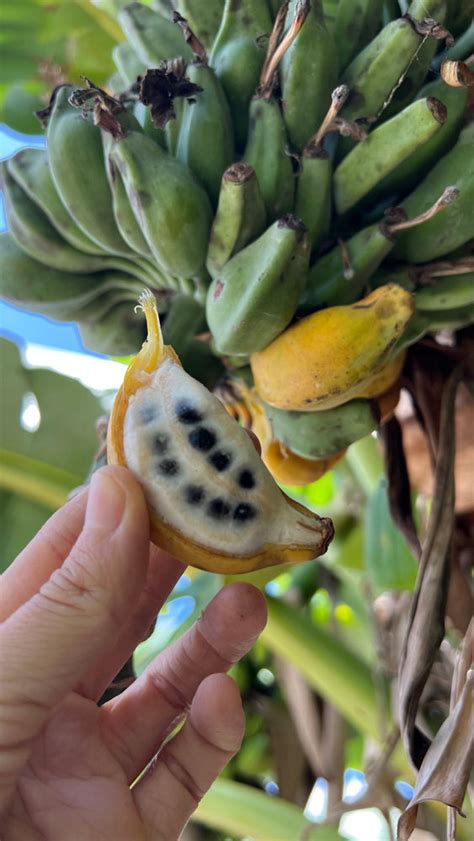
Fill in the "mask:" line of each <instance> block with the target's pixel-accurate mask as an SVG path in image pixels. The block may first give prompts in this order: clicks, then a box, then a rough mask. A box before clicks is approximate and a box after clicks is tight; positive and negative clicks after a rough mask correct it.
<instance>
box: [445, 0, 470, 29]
mask: <svg viewBox="0 0 474 841" xmlns="http://www.w3.org/2000/svg"><path fill="white" fill-rule="evenodd" d="M473 18H474V0H448V13H447V20H446V26H447V28H448V29H449V31H450V32H452V34H453V35H454V36H455V37H457V36H458V35H461V33H462V32H464V30H465V29H466V28H467V27H468V26H469V24H470V23H472V21H473Z"/></svg>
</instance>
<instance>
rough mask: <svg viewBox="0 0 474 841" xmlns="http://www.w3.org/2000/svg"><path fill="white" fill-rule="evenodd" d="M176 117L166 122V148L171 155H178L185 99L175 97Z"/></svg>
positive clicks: (174, 109)
mask: <svg viewBox="0 0 474 841" xmlns="http://www.w3.org/2000/svg"><path fill="white" fill-rule="evenodd" d="M173 111H174V117H173V118H172V119H171V120H168V122H167V123H166V126H165V129H164V134H165V144H166V145H165V148H166V149H167V150H168V152H169V153H170V155H176V150H177V148H178V141H179V134H180V130H181V123H182V121H183V114H184V100H183V99H175V100H174V103H173Z"/></svg>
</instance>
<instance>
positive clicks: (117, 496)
mask: <svg viewBox="0 0 474 841" xmlns="http://www.w3.org/2000/svg"><path fill="white" fill-rule="evenodd" d="M125 500H126V493H125V490H124V488H123V487H122V486H121V485H120V484H119V483H118V482H116V481H115V479H112V477H111V476H110V475H109V474H108V473H104V471H103V470H99V471H98V472H97V473H94V475H93V477H92V480H91V485H90V488H89V496H88V499H87V511H86V518H85V522H86V526H93V527H95V528H97V527H99V528H101V529H102V530H104V531H115V529H117V528H118V527H119V525H120V523H121V521H122V517H123V512H124V510H125Z"/></svg>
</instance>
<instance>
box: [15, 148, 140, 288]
mask: <svg viewBox="0 0 474 841" xmlns="http://www.w3.org/2000/svg"><path fill="white" fill-rule="evenodd" d="M0 167H1V170H0V177H1V182H2V189H3V193H4V197H5V214H6V218H7V222H8V229H9V231H10V233H11V235H12V237H13V238H14V240H15V241H16V243H17V245H19V246H20V248H21V249H22V250H23V251H24V252H25V253H26V254H28V255H29V256H30V257H33V259H35V260H38V262H40V263H44V264H45V265H46V266H50V267H51V268H53V269H58V270H59V271H63V272H79V273H82V274H89V273H91V272H101V271H105V270H107V269H119V270H120V271H123V272H126V273H128V274H131V275H134V276H135V277H136V278H137V279H139V280H141V281H142V282H143V283H148V284H151V285H153V286H156V284H155V283H152V281H153V278H154V275H155V274H156V272H155V270H154V268H153V267H152V266H150V268H149V269H148V267H145V266H143V267H142V266H141V265H139V264H136V263H134V262H132V261H129V260H126V259H125V258H120V257H113V256H112V255H92V254H84V252H82V251H78V250H77V249H76V248H73V247H72V246H71V245H69V243H67V242H66V241H65V240H64V239H63V238H62V237H61V235H60V234H59V233H58V232H57V230H56V228H54V226H53V225H51V223H50V221H49V220H48V217H47V216H46V214H45V213H43V211H42V210H41V209H40V208H39V207H38V206H37V205H35V203H34V202H33V201H32V200H31V199H30V198H29V196H28V195H27V194H26V193H25V191H24V190H22V188H21V187H20V186H19V185H18V184H17V183H16V182H15V181H14V180H13V178H12V177H11V175H10V174H9V172H8V169H7V167H6V166H5V163H3V164H0Z"/></svg>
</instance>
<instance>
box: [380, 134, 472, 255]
mask: <svg viewBox="0 0 474 841" xmlns="http://www.w3.org/2000/svg"><path fill="white" fill-rule="evenodd" d="M473 156H474V122H471V123H469V124H468V125H467V126H466V127H465V128H464V129H463V130H462V131H461V133H460V135H459V139H458V142H457V143H456V145H455V146H454V147H453V148H452V149H451V151H450V152H448V154H447V155H445V156H444V158H442V159H441V160H440V161H439V162H438V163H437V164H436V165H435V166H434V167H433V169H432V170H431V171H430V173H429V174H428V175H427V177H426V178H425V179H424V180H423V181H422V182H421V183H420V184H419V185H418V186H417V187H416V188H415V190H414V191H413V192H412V193H411V194H410V195H409V196H408V198H407V199H405V200H404V202H403V208H404V210H405V211H406V213H407V214H408V215H410V216H411V215H412V214H418V213H422V212H423V211H424V210H425V209H426V208H427V207H428V206H429V205H430V203H431V202H432V200H433V196H434V195H436V193H437V192H438V194H439V190H440V186H441V185H442V187H445V186H446V185H447V184H450V185H453V186H454V187H456V188H457V189H458V190H459V198H458V200H457V201H455V202H453V203H452V204H451V205H450V206H449V207H447V208H446V210H445V211H444V212H443V214H442V215H441V216H440V217H439V218H436V217H435V218H433V219H429V220H428V221H426V222H424V223H423V225H421V226H420V228H419V233H417V232H415V231H405V232H404V233H402V234H401V235H400V237H399V239H398V242H397V244H396V246H395V248H394V250H393V255H394V257H396V258H397V259H400V260H406V261H407V262H410V263H426V262H430V261H431V260H436V258H437V257H442V256H443V255H445V254H448V253H449V252H450V251H453V250H454V249H455V248H458V246H460V245H462V244H463V243H465V242H467V240H469V239H471V238H472V237H473V236H474V168H473V166H472V160H473Z"/></svg>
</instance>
